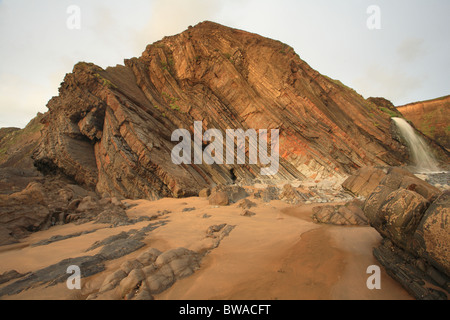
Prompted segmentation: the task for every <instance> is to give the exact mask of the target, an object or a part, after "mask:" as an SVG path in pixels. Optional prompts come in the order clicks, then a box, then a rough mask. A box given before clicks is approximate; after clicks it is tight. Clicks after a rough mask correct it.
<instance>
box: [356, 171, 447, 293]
mask: <svg viewBox="0 0 450 320" xmlns="http://www.w3.org/2000/svg"><path fill="white" fill-rule="evenodd" d="M449 208H450V192H448V191H447V192H444V193H440V191H439V190H438V189H436V188H435V187H433V186H431V185H429V184H428V183H426V182H425V181H423V180H420V179H419V178H417V177H416V176H414V175H413V174H411V173H409V172H407V171H405V170H403V169H400V168H390V169H388V170H387V174H386V176H385V177H383V178H382V179H381V180H380V184H379V185H378V186H377V187H376V188H375V189H374V190H373V192H372V193H371V194H370V195H369V196H368V197H367V199H366V201H365V203H364V209H363V210H364V214H365V215H366V217H367V218H368V220H369V223H370V225H371V226H372V227H374V228H375V229H376V230H377V231H378V232H379V233H380V234H381V235H382V237H383V241H382V243H381V245H380V246H379V247H377V248H375V249H374V255H375V257H376V258H377V260H378V261H379V262H380V263H381V264H382V265H383V266H384V267H385V268H386V271H387V272H388V274H389V275H391V276H392V277H393V278H394V279H396V280H397V281H399V282H400V283H401V284H402V286H403V287H404V288H405V289H406V290H407V291H408V292H409V293H411V295H413V296H414V297H415V298H417V299H445V297H446V296H448V295H449V294H450V289H449V288H450V263H449V258H450V226H449V224H450V218H449V217H450V209H449ZM427 283H428V284H431V285H432V286H433V288H431V287H430V286H429V285H426V284H427Z"/></svg>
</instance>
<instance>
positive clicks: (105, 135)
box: [34, 22, 406, 199]
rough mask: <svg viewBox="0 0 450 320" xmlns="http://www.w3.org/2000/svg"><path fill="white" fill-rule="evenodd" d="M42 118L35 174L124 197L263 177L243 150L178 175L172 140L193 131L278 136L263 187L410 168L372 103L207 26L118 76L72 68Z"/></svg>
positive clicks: (250, 40)
mask: <svg viewBox="0 0 450 320" xmlns="http://www.w3.org/2000/svg"><path fill="white" fill-rule="evenodd" d="M48 108H49V111H48V112H47V114H46V115H45V117H44V119H43V120H42V122H43V123H44V125H45V129H44V130H43V136H42V139H41V141H40V144H39V147H38V149H37V151H36V153H35V155H34V159H35V163H36V165H37V166H38V168H39V169H40V170H41V171H43V172H63V173H64V174H65V175H67V176H69V177H71V178H73V179H74V180H75V181H77V182H78V183H80V184H83V185H85V186H88V187H90V188H92V189H95V190H97V191H98V192H99V193H104V192H106V193H109V194H110V195H117V196H123V197H126V198H148V199H157V198H159V197H183V196H191V195H198V193H199V191H200V190H202V189H204V188H205V187H208V186H210V185H211V184H228V183H233V182H235V181H239V180H242V181H251V180H252V179H255V178H260V179H263V178H267V177H264V176H261V170H260V169H261V167H264V166H265V165H263V164H261V163H258V164H256V165H254V164H249V161H248V152H249V147H248V146H246V152H247V155H246V156H247V159H246V160H247V161H246V164H245V165H232V164H228V165H206V164H185V165H175V164H174V163H173V162H172V160H171V151H172V149H173V147H174V146H175V145H176V144H177V143H178V142H173V141H171V135H172V132H173V131H174V130H175V129H180V128H184V129H187V130H188V131H189V132H190V133H191V134H192V133H193V131H194V128H193V124H194V121H202V124H203V131H205V130H206V129H211V128H215V129H219V130H220V131H221V132H222V133H224V132H225V130H226V129H243V130H247V129H255V130H258V129H267V130H270V129H278V130H280V138H279V150H280V167H279V171H278V174H277V176H276V177H269V178H270V179H275V178H279V179H293V178H297V179H300V180H302V179H304V178H311V179H316V178H317V179H322V178H327V177H340V178H341V177H345V176H346V175H347V174H350V173H353V172H354V171H355V170H357V169H358V168H360V167H362V166H366V165H386V164H389V165H398V164H401V163H403V162H404V160H405V157H406V155H405V152H404V150H403V149H404V148H402V146H401V144H400V143H399V142H397V141H395V140H394V139H392V137H391V134H390V122H389V115H388V114H386V113H385V112H383V111H382V110H380V108H379V107H378V106H377V105H376V104H375V103H373V102H371V101H367V100H365V99H364V98H363V97H362V96H360V95H359V94H357V93H356V92H354V91H353V90H351V89H350V88H347V87H345V86H344V85H342V84H341V83H340V82H339V81H336V80H332V79H329V78H327V77H325V76H322V75H321V74H319V73H318V72H317V71H315V70H313V69H312V68H311V67H310V66H308V65H307V63H305V62H304V61H302V60H301V59H300V57H299V56H298V55H297V54H296V53H295V52H294V51H293V50H292V48H290V47H289V46H287V45H285V44H283V43H281V42H278V41H274V40H271V39H267V38H263V37H261V36H258V35H255V34H251V33H248V32H244V31H240V30H234V29H231V28H227V27H224V26H221V25H218V24H215V23H212V22H204V23H201V24H199V25H197V26H196V27H193V28H189V29H188V30H187V31H185V32H183V33H181V34H179V35H176V36H172V37H166V38H164V39H163V40H161V41H158V42H156V43H154V44H152V45H149V46H148V47H147V48H146V50H145V51H144V53H143V54H142V56H141V57H140V58H132V59H129V60H125V66H116V67H112V68H107V69H106V70H103V69H101V68H99V67H97V66H95V65H93V64H87V63H79V64H77V65H76V66H75V67H74V69H73V72H72V73H70V74H68V75H67V76H66V77H65V79H64V82H63V83H62V85H61V87H60V89H59V96H58V97H54V98H53V99H52V100H51V101H50V102H49V103H48ZM266 139H267V137H266ZM203 144H204V145H205V144H206V142H205V141H203ZM361 146H364V148H361ZM254 147H256V146H254Z"/></svg>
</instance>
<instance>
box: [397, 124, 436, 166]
mask: <svg viewBox="0 0 450 320" xmlns="http://www.w3.org/2000/svg"><path fill="white" fill-rule="evenodd" d="M392 120H393V121H394V123H395V124H396V126H397V128H398V129H399V131H400V135H401V136H402V137H403V138H404V139H405V141H406V143H407V144H408V147H409V150H410V151H411V156H412V160H413V163H414V166H415V167H416V168H417V171H418V172H438V171H439V167H438V163H437V161H436V159H435V158H434V157H433V154H432V153H431V150H430V148H429V147H428V145H427V143H426V142H425V140H424V139H423V138H422V137H421V136H420V135H419V134H417V133H416V131H415V130H414V128H413V127H411V125H410V124H409V123H408V122H407V121H406V120H405V119H402V118H392Z"/></svg>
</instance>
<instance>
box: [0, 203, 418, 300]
mask: <svg viewBox="0 0 450 320" xmlns="http://www.w3.org/2000/svg"><path fill="white" fill-rule="evenodd" d="M252 201H254V202H255V203H256V204H257V206H256V207H254V208H251V211H252V212H253V213H255V215H254V216H252V217H246V216H241V212H242V209H241V208H239V207H238V206H237V204H233V205H231V206H228V207H215V206H211V205H209V203H208V201H207V200H206V199H205V198H187V199H162V200H159V201H155V202H150V201H145V200H138V201H126V202H127V203H128V204H131V205H133V207H131V208H130V209H128V210H127V214H128V216H129V217H130V218H138V217H140V216H148V215H151V214H152V213H154V212H158V211H160V212H162V211H164V210H169V211H170V212H171V213H168V214H165V215H163V216H161V217H159V218H158V220H156V221H165V224H164V225H161V226H159V227H158V228H156V229H155V230H153V231H152V232H151V233H149V234H148V235H147V236H146V237H145V239H144V240H143V242H144V243H145V246H144V247H143V248H141V249H139V250H137V251H135V252H132V253H131V254H129V255H126V256H123V257H121V258H119V259H116V260H112V261H108V262H107V263H106V265H105V267H106V268H105V270H104V271H103V272H100V273H97V274H95V275H93V276H91V277H88V278H82V289H81V290H68V289H67V286H66V284H65V283H59V284H57V285H54V286H47V285H43V286H37V287H34V288H29V289H28V290H25V291H23V292H20V293H19V294H15V295H5V296H2V297H1V299H85V298H87V297H88V296H89V295H90V294H92V293H93V292H95V291H98V289H99V287H100V286H101V284H102V283H103V281H104V279H105V278H106V276H107V275H108V274H110V273H112V272H114V271H115V270H117V269H118V268H119V266H120V265H121V264H122V263H123V262H124V261H127V260H131V259H135V258H136V257H137V256H139V254H141V253H142V252H144V251H145V250H148V249H149V248H156V249H158V250H160V251H161V252H164V251H167V250H170V249H175V248H179V247H184V248H187V249H189V250H192V251H195V252H202V250H203V251H204V250H205V248H209V247H210V243H209V242H210V241H211V239H210V238H208V237H205V231H206V230H207V229H208V227H210V226H211V225H218V224H227V225H232V226H235V227H234V229H233V230H232V231H231V233H230V234H229V235H228V236H227V237H225V238H224V239H222V241H221V242H220V245H219V246H218V247H217V248H214V249H213V250H211V251H210V252H209V253H208V254H206V255H205V256H204V257H203V259H202V260H201V262H200V268H199V269H198V270H196V271H195V273H194V274H192V275H190V276H188V277H186V278H183V279H180V280H178V281H176V282H175V283H174V284H173V285H172V286H171V287H170V288H168V289H167V290H165V291H163V292H162V293H159V294H157V295H155V296H154V298H155V300H208V299H218V300H239V299H244V300H247V299H249V300H275V299H279V300H317V299H319V300H329V299H352V300H353V299H357V300H360V299H361V300H365V299H389V300H391V299H392V300H396V299H412V297H411V296H410V295H409V294H408V293H407V292H406V291H405V290H404V289H403V288H402V287H401V286H400V285H399V284H398V283H397V282H395V281H394V280H392V279H391V278H390V277H389V276H388V275H387V274H386V273H385V272H384V270H383V269H382V275H381V284H382V288H381V290H369V289H368V288H367V286H366V281H367V278H368V277H369V276H370V275H368V274H366V270H367V267H369V266H370V265H376V264H377V261H376V260H375V258H374V257H373V255H372V248H373V247H374V246H376V245H377V243H378V242H379V241H380V239H381V237H380V236H379V235H378V233H377V232H376V231H375V230H374V229H372V228H370V227H342V226H330V225H318V224H315V223H313V222H312V221H311V219H310V215H311V212H312V211H311V210H312V208H313V207H314V206H315V205H313V204H312V205H300V206H295V205H289V204H287V203H285V202H282V201H272V202H270V203H263V202H262V201H260V200H257V199H254V200H252ZM316 205H317V204H316ZM186 208H187V209H188V210H184V211H183V209H186ZM194 208H195V209H194ZM147 224H148V222H139V223H136V224H134V225H129V226H122V227H117V228H111V227H110V226H109V225H103V224H94V223H86V224H82V225H75V224H67V225H64V226H55V227H53V228H50V229H49V230H46V231H41V232H38V233H35V234H33V235H31V236H30V237H28V238H26V239H25V240H23V241H22V242H21V243H19V244H15V245H10V246H4V247H1V248H0V274H1V273H4V272H7V271H10V270H16V271H17V272H19V273H21V274H24V273H27V272H34V271H36V270H39V269H42V268H45V267H47V266H50V265H52V264H56V263H58V262H59V261H61V260H64V259H67V258H75V257H81V256H85V255H91V254H96V253H97V252H98V250H99V249H96V250H92V251H89V253H87V252H86V250H87V249H88V248H89V247H90V246H92V244H94V243H95V242H96V241H101V240H103V239H105V238H107V237H109V236H112V235H116V234H119V233H121V232H128V231H130V230H132V229H140V228H142V227H144V226H146V225H147ZM83 231H88V232H87V233H85V234H82V235H79V236H75V237H72V238H69V239H66V240H61V241H56V242H52V243H49V244H46V245H40V246H32V244H35V243H37V242H39V241H42V240H45V239H49V238H51V237H52V236H57V235H59V236H63V235H72V234H77V233H80V232H83ZM67 276H69V275H67ZM12 282H14V280H12V281H10V282H8V283H4V284H2V285H1V286H0V289H1V288H2V287H4V286H6V285H8V284H11V283H12ZM107 298H108V299H118V298H120V297H119V296H118V295H117V293H116V292H115V291H114V290H112V291H111V293H110V294H109V295H107V296H102V299H107Z"/></svg>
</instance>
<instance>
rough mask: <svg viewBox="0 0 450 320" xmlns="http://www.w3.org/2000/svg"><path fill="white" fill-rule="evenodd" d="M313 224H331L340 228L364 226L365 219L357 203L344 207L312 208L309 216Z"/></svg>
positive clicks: (365, 223)
mask: <svg viewBox="0 0 450 320" xmlns="http://www.w3.org/2000/svg"><path fill="white" fill-rule="evenodd" d="M311 218H312V219H313V221H314V222H315V223H324V224H333V225H340V226H366V225H368V221H367V218H366V217H365V215H364V212H363V210H362V209H361V204H360V203H359V202H358V201H354V202H353V201H352V202H349V203H347V204H345V205H335V206H332V205H327V206H318V207H314V208H313V214H312V216H311Z"/></svg>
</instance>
